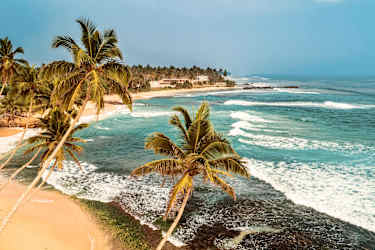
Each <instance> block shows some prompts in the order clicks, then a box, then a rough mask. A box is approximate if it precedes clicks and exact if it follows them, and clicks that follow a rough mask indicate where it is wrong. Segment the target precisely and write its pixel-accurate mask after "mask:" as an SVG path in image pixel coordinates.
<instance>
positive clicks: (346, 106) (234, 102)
mask: <svg viewBox="0 0 375 250" xmlns="http://www.w3.org/2000/svg"><path fill="white" fill-rule="evenodd" d="M224 105H240V106H277V107H312V108H326V109H369V108H375V105H364V104H349V103H339V102H331V101H326V102H249V101H241V100H229V101H226V102H225V103H224Z"/></svg>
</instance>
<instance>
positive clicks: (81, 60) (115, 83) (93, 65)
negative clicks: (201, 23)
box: [0, 19, 132, 233]
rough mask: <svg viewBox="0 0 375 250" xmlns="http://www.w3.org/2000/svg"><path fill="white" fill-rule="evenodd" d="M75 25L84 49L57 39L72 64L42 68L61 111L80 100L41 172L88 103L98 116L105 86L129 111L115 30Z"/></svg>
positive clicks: (67, 38) (125, 70)
mask: <svg viewBox="0 0 375 250" xmlns="http://www.w3.org/2000/svg"><path fill="white" fill-rule="evenodd" d="M77 23H78V24H79V25H80V27H81V31H82V36H81V42H82V44H83V47H80V46H79V45H78V43H76V42H75V41H74V39H73V38H72V37H70V36H57V37H56V38H55V39H54V41H53V43H52V47H53V48H59V47H62V48H65V49H66V50H67V51H68V52H69V53H70V54H71V55H72V57H73V62H66V61H57V62H53V63H51V64H49V65H46V66H44V67H43V68H42V69H41V77H42V78H43V79H45V80H46V81H56V82H57V85H56V86H55V91H54V92H55V94H56V95H57V96H59V97H60V98H62V100H63V105H62V106H61V107H62V108H63V109H65V110H71V109H72V108H73V106H74V105H76V104H80V102H81V101H82V99H83V101H82V105H81V107H80V109H79V111H78V114H77V115H76V117H75V118H74V120H73V121H72V122H71V124H70V127H69V128H68V130H67V131H66V132H65V135H64V136H63V137H62V138H61V140H60V141H59V143H58V145H57V146H56V148H55V149H54V150H53V152H52V153H51V154H49V155H48V158H47V159H46V160H45V161H44V162H43V164H42V167H41V172H43V171H44V170H45V169H46V168H47V167H48V165H49V164H50V162H51V161H52V159H54V158H55V156H56V155H57V154H58V152H59V150H60V149H61V147H63V145H64V143H65V141H66V140H67V139H68V136H69V134H70V133H71V132H72V131H73V129H74V127H75V125H76V124H77V122H78V121H79V119H80V117H81V115H82V114H83V112H84V110H85V108H86V105H87V103H88V102H89V101H90V100H92V101H93V102H95V103H96V106H97V114H99V112H100V110H101V109H102V108H103V107H104V93H105V86H111V89H112V90H113V91H114V92H116V93H117V94H118V95H119V96H120V97H121V99H122V101H123V103H124V104H127V105H128V108H129V109H131V108H132V98H131V95H130V93H129V91H128V81H129V75H130V72H129V70H128V67H126V66H125V65H124V64H123V63H121V61H120V60H122V59H123V57H122V53H121V51H120V49H119V47H118V39H117V36H116V33H115V31H114V30H112V29H111V30H105V31H104V32H99V30H98V29H97V27H96V26H95V25H94V24H93V23H92V22H91V21H89V20H87V19H78V20H77ZM40 177H41V175H40V174H38V175H37V177H36V178H35V180H34V181H33V182H32V183H31V184H30V185H29V187H28V188H27V189H26V191H25V192H24V193H23V194H22V195H21V196H20V198H19V199H18V200H17V202H16V204H15V205H14V207H13V208H12V210H11V212H10V213H9V214H8V216H7V217H6V219H4V221H3V223H2V226H0V233H1V232H2V230H3V229H4V227H5V225H6V223H7V220H9V218H10V217H11V216H12V214H14V213H15V212H16V211H17V208H18V207H19V205H20V204H21V202H22V200H23V199H24V198H25V197H26V196H27V195H28V193H29V192H30V191H31V189H32V188H33V186H35V185H36V183H37V182H38V181H39V179H40Z"/></svg>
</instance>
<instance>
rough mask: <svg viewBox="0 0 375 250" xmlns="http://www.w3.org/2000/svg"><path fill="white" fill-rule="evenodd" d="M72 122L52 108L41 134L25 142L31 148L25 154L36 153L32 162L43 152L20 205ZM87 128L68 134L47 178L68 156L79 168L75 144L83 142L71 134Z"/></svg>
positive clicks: (42, 121)
mask: <svg viewBox="0 0 375 250" xmlns="http://www.w3.org/2000/svg"><path fill="white" fill-rule="evenodd" d="M72 120H73V118H72V115H70V114H68V113H67V112H64V111H62V110H60V109H59V108H54V109H52V110H51V111H50V113H49V114H48V115H47V117H46V118H42V119H41V128H42V130H43V132H42V133H41V134H39V135H36V136H33V137H30V138H29V139H28V140H27V142H28V143H29V144H30V145H31V146H30V147H29V148H28V149H27V150H26V151H25V154H29V153H32V152H34V151H36V154H34V156H33V158H32V160H33V159H35V157H36V155H37V154H39V152H41V151H44V152H43V153H42V155H41V164H40V165H41V167H40V170H39V172H38V176H37V178H35V179H34V180H33V182H32V183H31V184H30V185H29V186H28V187H27V190H26V191H27V192H24V193H23V194H22V196H21V197H22V199H19V204H21V203H22V201H23V200H24V199H25V198H26V197H27V195H28V194H29V193H30V191H31V190H32V189H33V188H34V186H35V185H36V184H37V183H38V182H39V180H40V178H41V177H42V175H43V173H44V172H45V171H46V168H43V166H44V165H45V162H46V161H47V159H48V158H49V157H50V156H51V155H52V154H53V152H54V151H55V150H56V149H57V147H58V144H59V143H60V141H61V140H62V138H63V136H65V134H66V133H67V131H68V130H69V128H70V124H71V122H72ZM87 127H88V124H80V125H78V126H75V127H74V128H73V130H71V131H70V132H69V134H68V137H67V139H66V140H65V142H64V144H63V147H61V148H59V149H58V151H57V154H56V155H55V156H54V158H53V159H54V160H55V162H54V164H53V166H52V167H51V168H50V170H49V171H50V172H49V174H48V176H47V178H48V177H49V176H50V174H51V173H52V171H53V170H54V168H55V167H56V166H57V167H58V168H59V169H62V168H63V161H64V160H66V156H67V155H69V156H70V157H71V158H72V159H73V161H74V162H76V163H77V165H78V166H79V167H81V165H80V163H79V160H78V158H77V156H76V154H79V153H81V152H82V147H81V146H79V145H76V143H84V142H85V140H83V139H80V138H77V137H73V134H74V133H75V132H77V131H79V130H81V129H84V128H87ZM32 160H31V161H29V162H28V164H30V163H31V162H32ZM28 164H25V165H23V166H22V167H21V169H18V170H17V171H16V172H15V174H13V175H12V176H11V178H10V179H9V180H8V182H7V183H6V184H5V185H7V184H8V183H10V181H11V180H13V179H14V178H15V177H16V175H17V174H19V173H20V172H21V171H22V170H23V169H25V168H26V167H27V166H28ZM47 178H45V179H44V181H43V182H42V183H41V184H40V185H39V187H38V189H39V188H40V187H41V186H42V185H43V184H44V183H45V182H46V181H47ZM4 187H5V186H2V187H1V189H3V188H4ZM13 209H14V208H13ZM14 212H15V211H11V213H9V214H8V216H7V217H5V218H4V220H3V222H2V225H1V230H3V229H4V227H5V226H6V224H7V223H8V221H9V219H10V217H11V216H12V215H13V214H14Z"/></svg>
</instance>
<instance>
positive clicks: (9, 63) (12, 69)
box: [0, 37, 28, 96]
mask: <svg viewBox="0 0 375 250" xmlns="http://www.w3.org/2000/svg"><path fill="white" fill-rule="evenodd" d="M23 53H24V51H23V48H22V47H17V48H16V49H15V50H13V45H12V42H11V41H10V40H9V39H8V37H5V38H4V39H0V74H1V83H2V85H3V86H2V87H1V90H0V96H1V95H2V94H3V91H4V88H5V86H6V85H7V84H8V83H9V82H10V81H11V80H12V77H13V76H14V74H16V73H19V72H20V70H22V66H26V65H27V64H28V63H27V61H26V60H24V59H18V58H15V57H16V55H17V54H23Z"/></svg>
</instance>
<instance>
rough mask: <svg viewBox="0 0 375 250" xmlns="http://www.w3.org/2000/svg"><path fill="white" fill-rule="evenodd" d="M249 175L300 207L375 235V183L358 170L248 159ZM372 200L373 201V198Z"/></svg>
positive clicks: (359, 168) (371, 169)
mask: <svg viewBox="0 0 375 250" xmlns="http://www.w3.org/2000/svg"><path fill="white" fill-rule="evenodd" d="M246 161H247V165H248V167H249V169H250V173H251V174H252V175H253V176H255V177H257V178H259V179H262V180H264V181H266V182H268V183H270V184H271V185H272V186H273V187H274V188H275V189H277V190H279V191H281V192H282V193H284V194H285V195H286V196H287V197H288V198H289V199H291V200H293V201H294V202H295V203H297V204H301V205H305V206H308V207H312V208H314V209H316V210H318V211H321V212H324V213H327V214H329V215H331V216H333V217H336V218H339V219H342V220H344V221H347V222H350V223H352V224H355V225H359V226H362V227H364V228H367V229H368V230H371V231H373V232H375V217H374V215H375V197H374V195H373V194H374V193H375V181H374V180H371V178H370V177H369V176H368V175H364V174H363V173H362V172H361V171H362V170H363V169H364V168H367V171H370V172H372V173H373V175H375V170H374V168H372V167H366V166H361V167H358V166H357V167H356V168H352V169H351V171H354V172H356V174H355V175H354V176H353V175H351V174H348V166H332V165H327V164H324V163H310V164H306V163H287V162H278V163H274V162H267V161H259V160H255V159H247V160H246ZM371 197H372V198H371Z"/></svg>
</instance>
